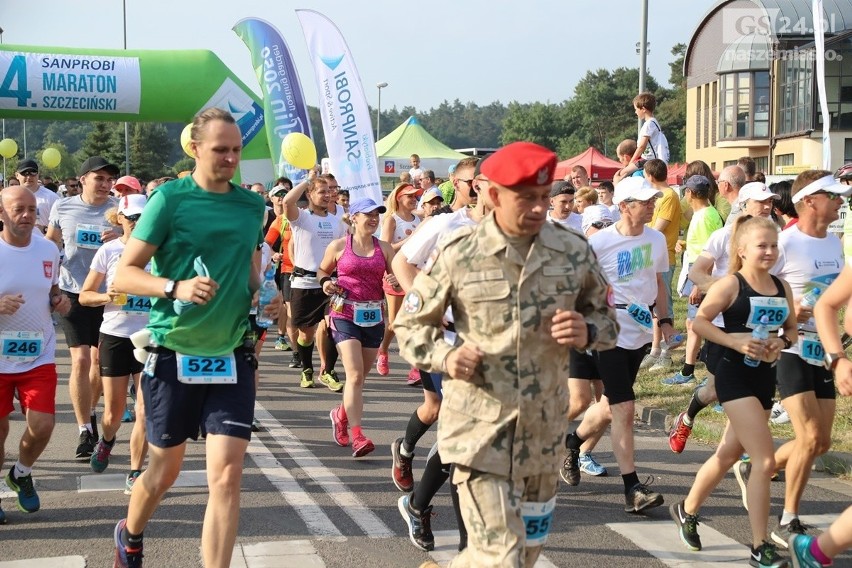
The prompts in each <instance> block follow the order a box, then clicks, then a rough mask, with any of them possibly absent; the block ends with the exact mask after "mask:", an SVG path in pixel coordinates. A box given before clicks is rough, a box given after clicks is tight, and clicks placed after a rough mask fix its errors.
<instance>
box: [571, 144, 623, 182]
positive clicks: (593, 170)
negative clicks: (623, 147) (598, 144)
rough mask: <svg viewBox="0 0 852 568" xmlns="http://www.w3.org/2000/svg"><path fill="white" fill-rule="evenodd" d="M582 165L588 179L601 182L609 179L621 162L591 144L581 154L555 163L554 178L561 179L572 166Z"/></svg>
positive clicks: (618, 168) (619, 167)
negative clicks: (610, 157)
mask: <svg viewBox="0 0 852 568" xmlns="http://www.w3.org/2000/svg"><path fill="white" fill-rule="evenodd" d="M577 165H579V166H583V167H584V168H586V172H588V174H589V179H590V180H591V181H593V182H601V181H605V180H611V179H612V177H613V176H614V175H615V172H617V171H618V170H620V169H621V167H622V166H621V164H620V163H618V162H616V161H615V160H611V159H609V158H607V157H606V156H604V155H603V154H601V153H600V152H598V150H597V149H596V148H594V147H592V146H590V147H589V149H588V150H586V151H585V152H583V153H582V154H578V155H576V156H574V157H573V158H569V159H567V160H563V161H561V162H559V163H558V164H556V173H555V174H554V179H557V180H561V179H563V178H564V177H565V175H566V174H570V173H571V168H573V167H574V166H577Z"/></svg>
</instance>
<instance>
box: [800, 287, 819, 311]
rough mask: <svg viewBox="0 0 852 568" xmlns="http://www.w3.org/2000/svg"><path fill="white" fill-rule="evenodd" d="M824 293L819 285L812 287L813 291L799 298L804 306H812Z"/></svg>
mask: <svg viewBox="0 0 852 568" xmlns="http://www.w3.org/2000/svg"><path fill="white" fill-rule="evenodd" d="M820 294H822V290H820V289H819V288H817V287H813V288H811V291H810V292H808V293H807V294H805V295H804V296H802V299H801V300H799V303H800V304H801V305H802V307H803V308H812V307H814V306H815V305H816V303H817V300H819V295H820Z"/></svg>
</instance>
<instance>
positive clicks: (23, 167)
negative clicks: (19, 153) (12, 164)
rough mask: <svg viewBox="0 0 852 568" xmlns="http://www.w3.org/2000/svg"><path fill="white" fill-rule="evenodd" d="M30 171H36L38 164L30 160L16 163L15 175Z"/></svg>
mask: <svg viewBox="0 0 852 568" xmlns="http://www.w3.org/2000/svg"><path fill="white" fill-rule="evenodd" d="M30 170H35V171H38V163H37V162H36V161H35V160H33V159H31V158H27V159H26V160H21V161H20V162H18V169H16V170H15V173H17V174H19V173H21V172H26V171H30Z"/></svg>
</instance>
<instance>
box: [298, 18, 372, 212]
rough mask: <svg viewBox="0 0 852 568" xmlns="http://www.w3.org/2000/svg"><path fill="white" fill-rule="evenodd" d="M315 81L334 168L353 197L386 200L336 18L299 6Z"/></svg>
mask: <svg viewBox="0 0 852 568" xmlns="http://www.w3.org/2000/svg"><path fill="white" fill-rule="evenodd" d="M296 15H297V16H298V17H299V22H300V23H301V24H302V31H303V32H304V34H305V40H306V41H307V42H308V52H309V54H310V57H311V63H312V64H313V66H314V73H315V75H316V81H317V91H318V92H319V98H320V105H319V108H320V115H321V116H322V127H323V131H324V132H325V143H326V147H327V148H328V154H329V158H330V159H331V171H332V173H333V174H334V175H335V177H336V178H337V181H338V183H339V184H340V186H341V188H343V189H348V190H349V192H350V196H351V199H352V201H355V200H356V199H360V198H362V197H369V198H370V199H373V200H374V201H376V203H381V202H382V190H381V186H380V185H379V172H378V169H377V164H376V145H375V141H374V140H373V128H372V122H371V120H370V111H369V108H368V107H367V101H366V99H365V97H364V88H363V87H362V86H361V78H360V77H359V76H358V70H357V69H356V68H355V62H354V61H353V59H352V53H351V52H350V51H349V46H347V45H346V41H345V40H344V39H343V36H342V35H341V34H340V30H339V29H337V26H335V25H334V23H333V22H332V21H331V20H329V19H328V18H326V17H325V16H323V15H322V14H320V13H319V12H315V11H313V10H296Z"/></svg>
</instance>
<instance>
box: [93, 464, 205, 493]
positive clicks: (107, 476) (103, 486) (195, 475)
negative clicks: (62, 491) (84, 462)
mask: <svg viewBox="0 0 852 568" xmlns="http://www.w3.org/2000/svg"><path fill="white" fill-rule="evenodd" d="M126 479H127V474H126V473H88V474H86V475H80V476H78V477H77V492H78V493H93V492H95V491H124V484H125V481H126ZM172 487H207V471H206V470H203V469H189V470H186V471H181V472H180V473H179V474H178V477H177V479H176V480H175V484H174V485H172Z"/></svg>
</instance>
